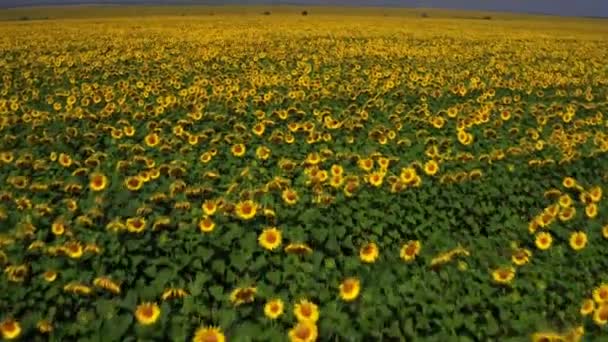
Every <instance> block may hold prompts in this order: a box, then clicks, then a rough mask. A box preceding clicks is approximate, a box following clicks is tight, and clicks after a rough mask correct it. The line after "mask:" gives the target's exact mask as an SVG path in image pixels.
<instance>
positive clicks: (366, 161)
mask: <svg viewBox="0 0 608 342" xmlns="http://www.w3.org/2000/svg"><path fill="white" fill-rule="evenodd" d="M357 164H358V165H359V167H360V168H361V169H362V170H363V171H366V172H368V171H371V169H373V168H374V160H373V159H371V158H363V159H359V162H358V163H357Z"/></svg>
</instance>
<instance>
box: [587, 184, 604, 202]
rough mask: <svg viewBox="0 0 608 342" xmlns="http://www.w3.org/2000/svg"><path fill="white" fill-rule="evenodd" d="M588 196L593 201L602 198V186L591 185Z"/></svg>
mask: <svg viewBox="0 0 608 342" xmlns="http://www.w3.org/2000/svg"><path fill="white" fill-rule="evenodd" d="M589 196H590V197H591V200H592V201H593V202H595V203H597V202H599V201H600V200H601V199H602V188H601V187H600V186H599V185H596V186H594V187H592V188H591V189H590V190H589Z"/></svg>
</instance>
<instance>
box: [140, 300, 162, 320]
mask: <svg viewBox="0 0 608 342" xmlns="http://www.w3.org/2000/svg"><path fill="white" fill-rule="evenodd" d="M159 316H160V307H158V305H157V304H156V303H142V304H140V305H138V306H137V308H136V309H135V318H136V319H137V322H139V324H142V325H150V324H154V323H156V321H157V320H158V317H159Z"/></svg>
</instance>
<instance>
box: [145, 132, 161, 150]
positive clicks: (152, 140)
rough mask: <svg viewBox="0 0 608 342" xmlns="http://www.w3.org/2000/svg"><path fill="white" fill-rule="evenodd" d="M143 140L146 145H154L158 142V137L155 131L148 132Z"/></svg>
mask: <svg viewBox="0 0 608 342" xmlns="http://www.w3.org/2000/svg"><path fill="white" fill-rule="evenodd" d="M144 142H145V143H146V145H147V146H148V147H155V146H158V144H160V137H159V136H158V134H156V133H150V134H148V135H146V137H145V138H144Z"/></svg>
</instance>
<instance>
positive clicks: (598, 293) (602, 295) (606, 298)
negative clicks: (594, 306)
mask: <svg viewBox="0 0 608 342" xmlns="http://www.w3.org/2000/svg"><path fill="white" fill-rule="evenodd" d="M593 300H595V301H596V303H598V304H604V303H608V284H601V285H600V286H598V287H596V288H595V289H593Z"/></svg>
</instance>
